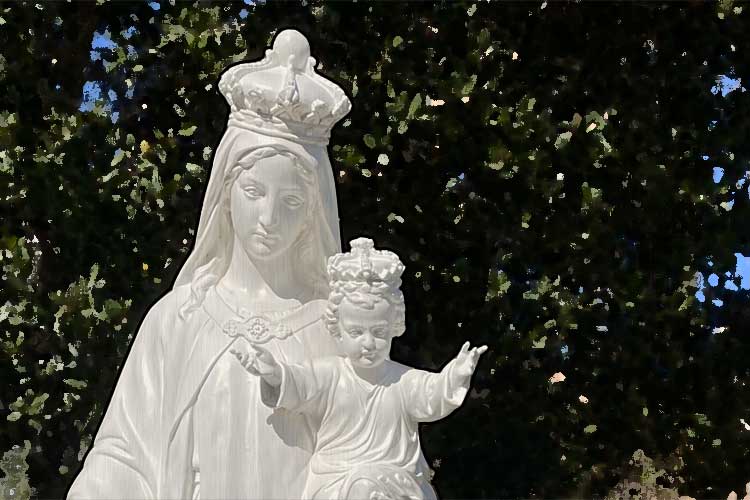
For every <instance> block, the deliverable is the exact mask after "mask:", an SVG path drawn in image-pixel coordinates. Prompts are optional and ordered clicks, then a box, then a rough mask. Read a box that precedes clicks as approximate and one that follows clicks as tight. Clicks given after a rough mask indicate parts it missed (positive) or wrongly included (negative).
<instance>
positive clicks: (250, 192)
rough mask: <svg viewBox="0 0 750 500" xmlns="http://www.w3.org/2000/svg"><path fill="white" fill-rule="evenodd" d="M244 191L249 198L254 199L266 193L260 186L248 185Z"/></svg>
mask: <svg viewBox="0 0 750 500" xmlns="http://www.w3.org/2000/svg"><path fill="white" fill-rule="evenodd" d="M243 191H244V192H245V194H246V195H247V196H248V198H252V199H253V200H256V199H258V198H261V197H262V196H263V194H264V193H263V190H261V189H260V188H259V187H258V186H247V187H246V188H243Z"/></svg>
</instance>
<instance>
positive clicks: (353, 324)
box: [338, 299, 392, 368]
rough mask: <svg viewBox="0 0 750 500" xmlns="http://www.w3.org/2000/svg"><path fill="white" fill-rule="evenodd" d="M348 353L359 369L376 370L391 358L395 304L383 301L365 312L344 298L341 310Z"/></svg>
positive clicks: (344, 348) (342, 334)
mask: <svg viewBox="0 0 750 500" xmlns="http://www.w3.org/2000/svg"><path fill="white" fill-rule="evenodd" d="M338 317H339V326H340V330H341V336H340V337H339V339H338V340H339V342H340V344H341V348H342V350H343V352H344V354H345V355H346V356H347V357H348V358H349V359H350V360H351V361H352V364H353V365H355V366H360V367H362V368H372V367H374V366H378V365H379V364H381V363H382V362H383V361H385V359H386V358H387V357H388V353H389V352H390V350H391V331H392V328H391V305H390V304H389V303H388V302H387V301H385V300H380V301H379V302H377V303H375V305H374V307H373V308H372V309H365V308H364V307H359V306H357V305H354V304H352V303H351V302H349V300H348V299H344V300H343V301H342V302H341V305H339V308H338Z"/></svg>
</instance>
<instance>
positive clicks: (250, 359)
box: [229, 349, 260, 375]
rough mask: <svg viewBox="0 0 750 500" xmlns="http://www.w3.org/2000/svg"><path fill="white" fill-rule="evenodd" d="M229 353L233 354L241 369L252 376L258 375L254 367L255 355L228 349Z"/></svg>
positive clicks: (256, 368)
mask: <svg viewBox="0 0 750 500" xmlns="http://www.w3.org/2000/svg"><path fill="white" fill-rule="evenodd" d="M229 352H231V353H232V354H234V356H235V357H236V358H237V360H238V361H239V362H240V364H241V365H242V367H243V368H245V370H247V371H248V372H250V373H252V374H253V375H260V373H259V372H258V367H257V366H255V365H256V355H255V353H245V352H241V351H239V350H237V349H230V351H229Z"/></svg>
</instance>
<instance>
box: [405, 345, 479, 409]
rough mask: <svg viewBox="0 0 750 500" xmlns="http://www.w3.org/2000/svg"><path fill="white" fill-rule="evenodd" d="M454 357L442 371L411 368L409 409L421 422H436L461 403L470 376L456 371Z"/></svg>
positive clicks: (407, 403) (467, 388)
mask: <svg viewBox="0 0 750 500" xmlns="http://www.w3.org/2000/svg"><path fill="white" fill-rule="evenodd" d="M455 364H456V363H455V359H454V360H452V361H451V362H450V363H448V364H447V365H446V366H445V368H443V370H442V371H441V372H440V373H432V372H427V371H423V370H416V369H414V370H410V372H409V374H408V379H407V391H408V399H407V400H406V401H405V403H406V404H405V408H406V411H407V412H408V413H409V414H410V415H411V416H412V418H414V419H415V420H416V421H418V422H433V421H435V420H440V419H441V418H444V417H446V416H448V415H449V414H450V413H451V412H452V411H453V410H455V409H456V408H458V407H459V406H461V403H463V401H464V398H465V397H466V393H467V391H468V390H469V382H470V380H471V379H470V378H468V377H459V376H457V375H456V374H455V373H454V366H455Z"/></svg>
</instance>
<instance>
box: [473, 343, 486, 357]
mask: <svg viewBox="0 0 750 500" xmlns="http://www.w3.org/2000/svg"><path fill="white" fill-rule="evenodd" d="M473 352H474V353H476V357H479V356H481V355H482V354H484V353H485V352H487V346H486V345H483V346H481V347H475V348H474V349H473Z"/></svg>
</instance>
